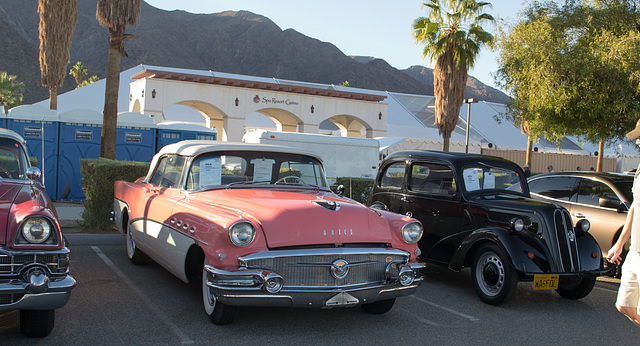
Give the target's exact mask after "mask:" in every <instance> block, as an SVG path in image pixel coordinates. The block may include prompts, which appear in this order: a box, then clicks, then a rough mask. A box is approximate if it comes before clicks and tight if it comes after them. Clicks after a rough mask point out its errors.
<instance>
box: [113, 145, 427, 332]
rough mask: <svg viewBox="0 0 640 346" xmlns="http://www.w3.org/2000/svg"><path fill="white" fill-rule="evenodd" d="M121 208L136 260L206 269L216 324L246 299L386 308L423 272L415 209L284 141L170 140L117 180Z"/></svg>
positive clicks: (185, 274) (191, 276)
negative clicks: (335, 181)
mask: <svg viewBox="0 0 640 346" xmlns="http://www.w3.org/2000/svg"><path fill="white" fill-rule="evenodd" d="M114 220H115V222H116V224H117V227H118V228H119V230H120V231H121V232H122V233H124V234H125V235H126V237H127V254H128V256H129V258H130V260H131V261H132V262H133V263H134V264H140V263H143V262H144V261H145V260H146V259H147V258H151V259H153V260H154V261H156V262H157V263H158V264H160V265H161V266H163V267H164V268H166V269H167V270H168V271H169V272H171V273H172V274H173V275H175V276H177V277H178V278H180V279H181V280H183V281H185V282H190V281H192V280H201V282H202V298H203V303H204V309H205V312H206V314H207V315H208V316H209V317H210V319H211V321H212V322H213V323H215V324H228V323H231V322H233V319H234V317H235V315H236V310H237V307H240V306H283V307H306V308H333V307H346V306H354V305H361V306H362V308H363V309H364V310H365V311H366V312H369V313H373V314H382V313H385V312H387V311H389V310H390V309H391V308H392V306H393V304H394V302H395V299H396V298H397V297H401V296H405V295H409V294H411V293H413V292H415V290H416V289H417V288H418V286H419V284H420V282H421V281H422V277H421V275H420V273H419V269H420V268H421V267H422V265H421V264H419V263H418V262H417V257H418V256H419V255H420V250H419V249H418V246H417V242H418V241H419V240H420V237H421V236H422V225H421V224H420V222H419V221H417V220H415V219H412V218H409V217H406V216H403V215H399V214H394V213H390V212H387V211H382V210H374V209H371V208H369V207H367V206H365V205H363V204H360V203H357V202H355V201H353V200H350V199H348V198H345V197H342V196H340V195H337V194H335V193H333V192H332V191H331V190H330V189H329V186H328V185H327V181H326V179H325V175H324V170H323V166H322V161H321V159H320V158H319V157H318V156H316V155H314V154H311V153H308V152H303V151H299V150H296V149H291V148H286V147H277V146H266V145H255V144H252V145H250V144H245V143H222V142H215V141H184V142H179V143H176V144H172V145H168V146H166V147H164V148H163V149H162V150H161V151H160V152H159V153H158V154H156V156H155V157H154V158H153V161H152V162H151V167H150V169H149V173H148V174H147V176H146V177H144V178H140V179H138V180H137V181H136V182H134V183H130V182H124V181H118V182H116V184H115V200H114Z"/></svg>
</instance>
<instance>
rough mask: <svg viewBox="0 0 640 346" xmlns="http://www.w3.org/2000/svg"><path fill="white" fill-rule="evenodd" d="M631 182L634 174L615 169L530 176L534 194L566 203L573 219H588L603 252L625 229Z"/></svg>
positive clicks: (554, 201) (564, 205) (552, 201)
mask: <svg viewBox="0 0 640 346" xmlns="http://www.w3.org/2000/svg"><path fill="white" fill-rule="evenodd" d="M632 186H633V175H626V174H616V173H596V172H555V173H549V174H540V175H536V176H533V177H531V178H529V189H530V190H531V197H533V198H535V199H538V200H541V201H547V202H551V203H555V204H558V205H561V206H563V207H565V208H566V209H567V210H568V211H569V213H570V214H571V218H572V220H573V222H574V223H576V222H578V221H579V220H582V219H587V220H589V222H590V223H591V230H590V231H589V233H591V234H592V235H593V237H594V238H595V239H596V240H597V241H598V244H599V245H600V248H601V249H602V251H603V253H604V254H606V253H607V251H609V249H610V248H611V246H613V244H614V243H615V242H616V241H617V240H618V237H619V236H620V233H621V232H622V226H624V222H625V220H626V218H627V212H628V210H629V208H630V207H631V202H632V201H633V196H632V194H631V187H632Z"/></svg>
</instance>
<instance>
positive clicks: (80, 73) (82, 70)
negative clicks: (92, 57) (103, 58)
mask: <svg viewBox="0 0 640 346" xmlns="http://www.w3.org/2000/svg"><path fill="white" fill-rule="evenodd" d="M87 73H88V71H87V67H86V66H84V65H83V64H82V63H81V62H80V61H78V62H76V64H75V65H73V66H71V71H69V74H70V75H72V76H73V78H75V80H76V84H78V87H77V88H79V87H81V86H82V79H84V76H86V75H87ZM77 88H76V89H77Z"/></svg>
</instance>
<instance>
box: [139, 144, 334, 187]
mask: <svg viewBox="0 0 640 346" xmlns="http://www.w3.org/2000/svg"><path fill="white" fill-rule="evenodd" d="M212 151H268V152H274V153H289V154H298V155H306V156H311V157H313V158H315V159H316V160H318V161H320V162H322V158H321V157H320V156H318V155H317V154H315V153H313V152H310V151H306V150H301V149H297V148H291V147H285V146H281V145H270V144H252V143H242V142H218V141H211V140H191V141H181V142H178V143H173V144H169V145H166V146H164V147H163V148H162V149H160V151H159V152H158V153H157V154H156V155H155V156H153V160H151V165H150V166H149V173H147V177H146V178H145V180H149V179H150V175H151V174H152V173H153V171H154V167H156V165H157V163H158V160H159V159H160V158H161V157H162V156H164V155H173V154H175V155H181V156H196V155H200V154H203V153H208V152H212Z"/></svg>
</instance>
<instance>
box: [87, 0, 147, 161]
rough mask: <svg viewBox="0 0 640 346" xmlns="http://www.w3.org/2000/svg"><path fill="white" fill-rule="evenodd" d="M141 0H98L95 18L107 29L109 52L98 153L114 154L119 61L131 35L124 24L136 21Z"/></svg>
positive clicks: (138, 17) (107, 156)
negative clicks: (125, 43) (127, 32)
mask: <svg viewBox="0 0 640 346" xmlns="http://www.w3.org/2000/svg"><path fill="white" fill-rule="evenodd" d="M141 5H142V0H98V5H97V10H96V18H97V19H98V22H99V23H100V25H102V26H106V27H107V28H108V29H109V56H108V60H107V80H106V87H105V97H104V111H103V113H102V116H103V121H102V140H101V142H100V157H104V158H107V159H112V160H114V159H115V158H116V127H117V123H118V88H119V86H120V62H121V59H122V56H123V55H124V56H127V52H126V51H125V49H124V40H125V39H126V38H131V37H133V35H128V34H125V33H124V30H125V28H126V27H127V25H133V26H137V25H138V19H140V6H141Z"/></svg>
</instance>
